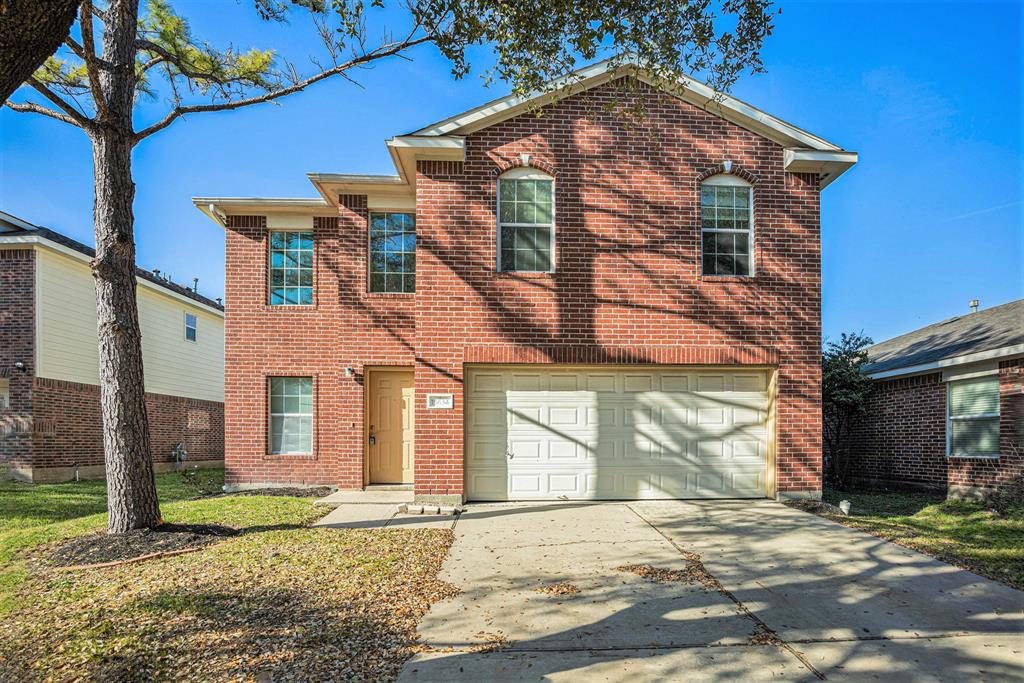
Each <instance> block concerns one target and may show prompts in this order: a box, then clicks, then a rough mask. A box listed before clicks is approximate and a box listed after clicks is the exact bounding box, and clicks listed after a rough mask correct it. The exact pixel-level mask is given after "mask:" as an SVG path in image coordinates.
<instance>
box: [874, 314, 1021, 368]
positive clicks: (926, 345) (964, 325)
mask: <svg viewBox="0 0 1024 683" xmlns="http://www.w3.org/2000/svg"><path fill="white" fill-rule="evenodd" d="M867 351H868V364H867V365H865V366H864V368H863V371H864V373H865V374H867V375H868V376H870V377H875V378H881V377H892V376H895V375H904V374H913V373H916V372H926V371H934V370H936V369H939V368H942V367H949V366H952V365H961V364H964V363H969V362H975V361H981V360H991V359H994V358H1005V357H1008V356H1012V355H1024V299H1020V300H1018V301H1011V302H1009V303H1006V304H1002V305H1000V306H993V307H992V308H986V309H984V310H981V311H978V312H977V313H967V314H966V315H961V316H957V317H955V318H950V319H948V320H943V321H942V322H938V323H935V324H933V325H928V326H927V327H922V328H921V329H919V330H914V331H913V332H908V333H907V334H904V335H900V336H899V337H895V338H893V339H889V340H887V341H884V342H881V343H879V344H875V345H874V346H872V347H870V348H868V350H867Z"/></svg>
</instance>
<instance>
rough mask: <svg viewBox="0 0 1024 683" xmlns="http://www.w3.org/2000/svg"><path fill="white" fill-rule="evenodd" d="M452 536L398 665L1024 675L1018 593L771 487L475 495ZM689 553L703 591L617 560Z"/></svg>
mask: <svg viewBox="0 0 1024 683" xmlns="http://www.w3.org/2000/svg"><path fill="white" fill-rule="evenodd" d="M455 535H456V540H455V544H454V545H453V546H452V549H451V553H450V555H449V558H448V560H447V561H446V563H445V566H444V570H443V573H442V576H441V578H443V579H444V580H447V581H449V582H451V583H453V584H455V585H456V586H458V587H459V588H460V589H461V590H462V592H461V593H460V595H458V596H457V597H455V598H454V599H451V600H448V601H445V602H442V603H439V604H436V605H434V606H433V607H432V608H431V610H430V612H429V613H428V614H427V615H426V616H425V617H424V619H423V621H422V622H421V624H420V634H421V638H422V642H423V644H424V645H426V646H428V648H429V649H428V651H426V652H423V653H420V654H418V655H416V656H415V657H414V658H413V659H411V660H410V661H409V662H408V663H407V664H406V666H405V668H404V669H403V671H402V674H401V676H400V678H399V680H400V681H404V682H411V681H446V682H458V681H587V682H588V683H589V682H590V681H645V680H650V681H661V680H686V681H736V680H744V681H746V680H801V681H803V680H806V681H816V680H850V681H862V680H868V679H875V678H878V679H880V680H892V681H897V680H898V681H918V680H920V681H958V680H963V681H968V680H970V681H979V680H1000V681H1005V680H1024V668H1022V667H1024V635H1022V629H1024V615H1022V609H1024V593H1021V592H1019V591H1016V590H1013V589H1011V588H1008V587H1006V586H1003V585H1001V584H998V583H995V582H992V581H989V580H986V579H983V578H981V577H979V576H977V575H975V574H972V573H970V572H966V571H963V570H960V569H957V568H955V567H952V566H950V565H947V564H944V563H942V562H938V561H936V560H934V559H931V558H929V557H927V556H924V555H921V554H919V553H915V552H912V551H910V550H906V549H904V548H901V547H899V546H896V545H893V544H891V543H888V542H886V541H882V540H880V539H878V538H875V537H873V536H870V535H867V534H864V533H861V532H859V531H855V530H853V529H848V528H846V527H843V526H840V525H837V524H834V523H832V522H829V521H827V520H824V519H821V518H818V517H815V516H813V515H809V514H806V513H803V512H799V511H797V510H794V509H791V508H788V507H785V506H783V505H780V504H777V503H773V502H769V501H756V502H747V501H709V502H680V501H664V502H662V501H658V502H637V503H629V504H626V503H608V504H586V503H578V504H573V503H560V504H559V503H556V504H533V505H472V506H470V508H469V509H468V510H467V511H466V512H465V513H463V514H462V516H461V517H460V518H459V520H458V522H457V524H456V526H455ZM689 553H696V554H698V555H699V556H700V560H701V561H702V563H703V567H704V569H705V570H706V571H707V572H708V573H709V574H710V576H711V577H713V578H708V577H707V576H706V575H705V584H707V585H710V586H711V588H710V589H709V588H705V586H704V585H702V584H701V583H697V582H691V581H685V580H684V581H669V582H664V583H658V582H654V581H651V580H649V579H647V578H642V577H641V576H638V575H636V574H634V573H630V572H626V571H620V570H618V569H617V568H618V567H621V566H623V565H631V564H632V565H635V564H642V565H651V566H653V567H656V568H663V569H676V570H683V571H690V572H691V575H692V573H693V570H694V569H695V568H696V567H697V566H698V565H694V564H693V563H692V557H693V556H692V555H690V556H689V557H690V558H691V560H688V559H687V556H688V554H689ZM563 581H567V582H570V583H572V584H573V585H574V586H576V587H577V588H578V589H579V593H578V594H577V595H575V596H573V597H567V596H562V595H548V594H545V593H543V592H538V591H537V589H538V588H540V587H541V586H544V585H548V584H552V583H556V582H563Z"/></svg>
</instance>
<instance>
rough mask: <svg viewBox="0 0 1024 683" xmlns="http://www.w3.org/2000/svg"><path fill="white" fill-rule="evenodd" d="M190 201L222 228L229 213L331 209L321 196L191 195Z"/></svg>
mask: <svg viewBox="0 0 1024 683" xmlns="http://www.w3.org/2000/svg"><path fill="white" fill-rule="evenodd" d="M192 203H193V204H194V205H195V207H196V208H197V209H199V210H200V211H201V212H202V213H203V214H205V215H206V216H207V217H208V218H209V219H210V220H212V221H213V222H214V223H216V224H217V225H219V226H220V227H222V228H223V227H226V223H225V221H224V219H225V218H226V217H227V216H228V215H229V214H246V213H250V212H256V213H266V212H269V211H272V212H276V213H280V212H285V213H301V214H311V215H312V214H319V213H322V212H324V210H325V209H327V210H328V211H329V210H330V209H331V204H330V203H329V202H328V201H327V200H326V199H324V198H321V197H309V198H306V197H193V198H192Z"/></svg>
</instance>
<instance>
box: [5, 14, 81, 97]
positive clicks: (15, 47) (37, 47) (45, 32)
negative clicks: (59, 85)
mask: <svg viewBox="0 0 1024 683" xmlns="http://www.w3.org/2000/svg"><path fill="white" fill-rule="evenodd" d="M78 2H79V0H0V104H3V103H4V102H5V101H6V100H7V98H8V97H10V96H11V93H13V92H14V91H15V90H16V89H17V88H18V86H19V85H21V84H22V83H24V82H25V81H26V80H28V77H29V76H31V75H32V74H33V73H34V72H35V70H36V69H38V68H39V67H40V66H41V65H42V63H43V62H45V61H46V58H47V57H49V56H50V55H52V54H53V53H54V52H56V51H57V48H58V47H60V44H61V43H63V42H64V39H65V38H67V37H68V33H69V32H70V31H71V24H73V23H74V21H75V14H76V12H77V11H78Z"/></svg>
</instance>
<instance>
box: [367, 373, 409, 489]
mask: <svg viewBox="0 0 1024 683" xmlns="http://www.w3.org/2000/svg"><path fill="white" fill-rule="evenodd" d="M369 375H370V376H369V401H368V403H369V412H368V415H367V418H368V419H367V441H368V443H367V446H366V449H367V453H368V454H369V457H368V460H369V463H370V465H369V470H370V471H369V478H370V483H371V484H411V483H412V453H413V439H414V431H415V430H414V420H415V411H414V408H413V405H414V399H413V380H412V376H413V375H412V370H370V371H369Z"/></svg>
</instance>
